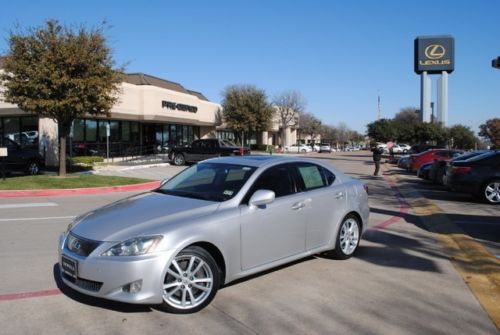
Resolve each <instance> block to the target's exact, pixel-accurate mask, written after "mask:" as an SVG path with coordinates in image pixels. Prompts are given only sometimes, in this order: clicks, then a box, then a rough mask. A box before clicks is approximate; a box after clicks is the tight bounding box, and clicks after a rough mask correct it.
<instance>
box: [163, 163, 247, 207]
mask: <svg viewBox="0 0 500 335" xmlns="http://www.w3.org/2000/svg"><path fill="white" fill-rule="evenodd" d="M255 170H256V168H255V167H251V166H245V165H237V164H221V163H200V164H197V165H193V166H191V167H190V168H188V169H186V170H184V171H182V172H181V173H179V174H178V175H176V176H175V177H173V178H172V179H170V180H169V181H168V182H166V183H165V184H164V185H163V186H161V187H160V188H159V189H157V190H156V192H159V193H164V194H169V195H176V196H180V197H186V198H194V199H201V200H208V201H217V202H221V201H226V200H229V199H231V198H233V197H234V196H235V195H236V194H237V193H238V192H239V191H240V189H241V187H242V186H243V185H244V184H245V183H246V181H247V180H248V178H250V176H251V175H252V174H253V173H254V171H255Z"/></svg>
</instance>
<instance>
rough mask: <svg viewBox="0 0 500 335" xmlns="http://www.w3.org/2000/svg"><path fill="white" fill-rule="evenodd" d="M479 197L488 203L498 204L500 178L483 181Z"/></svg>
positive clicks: (499, 200)
mask: <svg viewBox="0 0 500 335" xmlns="http://www.w3.org/2000/svg"><path fill="white" fill-rule="evenodd" d="M481 197H482V199H483V201H485V202H487V203H489V204H492V205H498V204H500V179H492V180H490V181H488V182H487V183H485V184H484V185H483V187H482V188H481Z"/></svg>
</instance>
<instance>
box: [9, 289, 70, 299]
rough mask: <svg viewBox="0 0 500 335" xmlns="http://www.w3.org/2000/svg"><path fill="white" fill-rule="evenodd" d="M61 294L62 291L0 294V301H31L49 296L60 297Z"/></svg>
mask: <svg viewBox="0 0 500 335" xmlns="http://www.w3.org/2000/svg"><path fill="white" fill-rule="evenodd" d="M59 294H61V291H60V290H59V289H54V290H44V291H36V292H24V293H9V294H0V301H11V300H20V299H29V298H37V297H48V296H52V295H59Z"/></svg>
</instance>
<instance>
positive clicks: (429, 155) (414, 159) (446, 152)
mask: <svg viewBox="0 0 500 335" xmlns="http://www.w3.org/2000/svg"><path fill="white" fill-rule="evenodd" d="M457 153H463V150H450V149H430V150H427V151H424V152H421V153H419V154H415V155H411V156H410V171H412V172H416V171H418V169H419V168H420V166H421V165H422V164H425V163H430V162H433V161H434V160H438V161H442V160H448V159H451V158H453V156H454V155H456V154H457Z"/></svg>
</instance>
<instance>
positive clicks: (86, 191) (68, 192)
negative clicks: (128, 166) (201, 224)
mask: <svg viewBox="0 0 500 335" xmlns="http://www.w3.org/2000/svg"><path fill="white" fill-rule="evenodd" d="M159 186H160V181H152V182H147V183H142V184H133V185H121V186H104V187H88V188H68V189H45V190H19V191H15V190H12V191H0V198H27V197H61V196H72V195H94V194H103V193H114V192H134V191H149V190H152V189H155V188H157V187H159Z"/></svg>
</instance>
